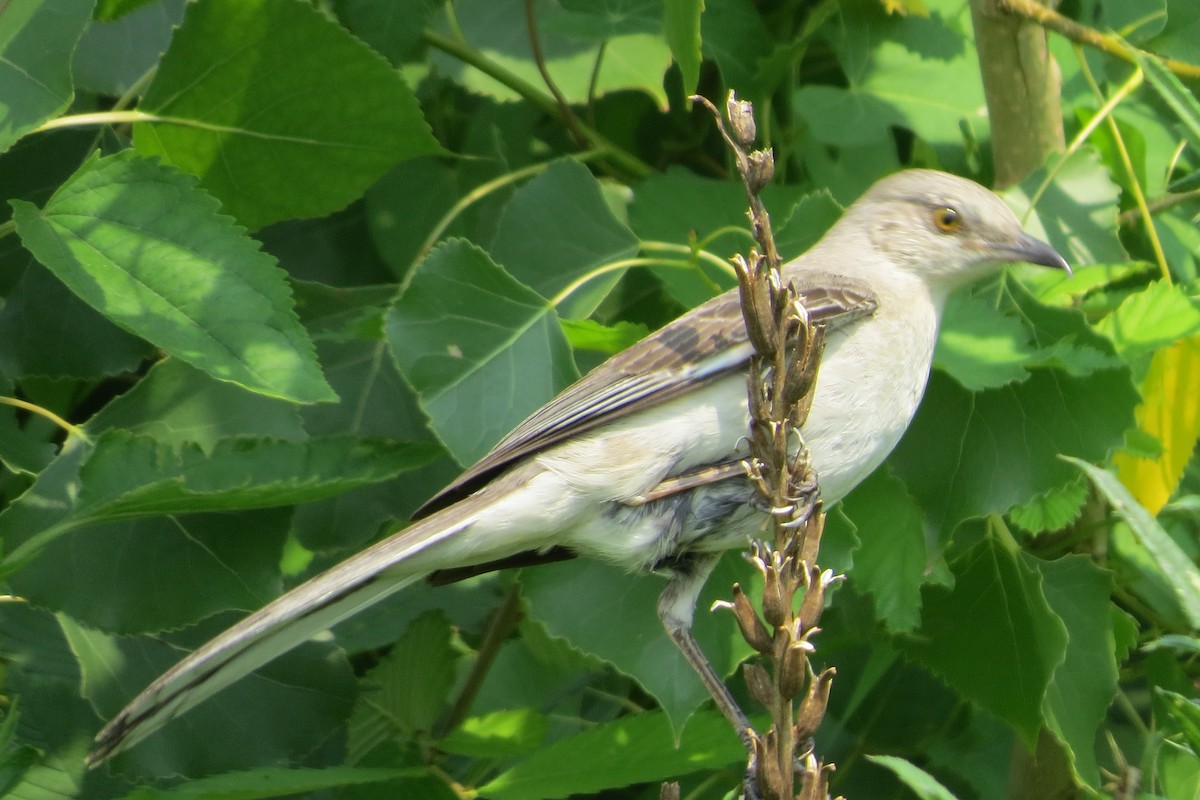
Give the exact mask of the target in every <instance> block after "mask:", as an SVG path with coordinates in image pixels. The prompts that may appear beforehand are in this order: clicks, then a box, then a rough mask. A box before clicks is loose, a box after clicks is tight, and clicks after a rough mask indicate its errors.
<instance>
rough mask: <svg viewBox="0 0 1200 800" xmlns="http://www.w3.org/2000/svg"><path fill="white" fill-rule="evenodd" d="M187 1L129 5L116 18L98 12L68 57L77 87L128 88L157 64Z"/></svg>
mask: <svg viewBox="0 0 1200 800" xmlns="http://www.w3.org/2000/svg"><path fill="white" fill-rule="evenodd" d="M102 3H103V0H102ZM186 4H187V3H186V0H160V1H159V2H156V3H147V4H146V5H145V6H144V7H142V8H138V9H132V10H130V13H128V14H123V15H121V16H120V18H119V19H118V18H112V19H108V20H106V19H102V18H100V17H99V16H98V17H97V19H96V20H95V21H94V22H92V24H91V25H89V26H88V28H87V30H86V31H84V34H83V38H81V39H80V40H79V47H77V48H76V50H75V57H74V58H73V59H72V60H71V71H72V73H73V74H74V76H75V86H76V88H78V89H80V90H81V91H87V92H95V93H97V94H104V95H109V96H111V97H120V96H121V95H123V94H124V93H125V92H127V91H129V89H130V88H131V87H132V86H133V85H134V84H135V83H136V82H137V81H138V79H140V78H141V77H142V76H143V75H145V74H146V72H147V71H149V70H151V69H153V68H154V67H155V66H157V65H158V59H159V58H160V57H161V56H162V53H163V51H164V50H166V49H167V45H168V44H169V43H170V41H171V30H172V28H173V27H174V26H176V25H178V24H179V23H180V21H181V20H182V19H183V9H184V6H186ZM100 11H102V9H100V8H97V12H100Z"/></svg>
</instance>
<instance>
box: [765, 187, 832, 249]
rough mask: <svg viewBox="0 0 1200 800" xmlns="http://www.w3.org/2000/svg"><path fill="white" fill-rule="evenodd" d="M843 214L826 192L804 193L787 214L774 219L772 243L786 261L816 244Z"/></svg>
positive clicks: (830, 195)
mask: <svg viewBox="0 0 1200 800" xmlns="http://www.w3.org/2000/svg"><path fill="white" fill-rule="evenodd" d="M841 216H842V207H841V206H840V205H838V203H837V201H836V200H834V199H833V195H832V194H830V193H829V191H828V190H827V189H826V190H821V191H818V192H813V193H812V194H806V195H804V196H803V197H801V198H800V199H799V200H797V201H796V202H795V203H794V204H793V205H792V207H791V209H790V210H789V211H788V214H787V216H786V217H785V216H782V215H779V216H777V217H776V222H775V244H776V246H777V247H778V248H779V253H780V255H781V256H782V257H783V258H784V259H785V260H791V259H793V258H796V257H797V256H799V255H801V254H802V253H804V252H805V251H806V250H808V249H809V248H810V247H812V246H813V245H814V244H816V243H817V242H818V241H819V240H820V238H821V237H822V236H824V235H825V232H826V231H828V230H829V229H830V228H832V227H833V223H835V222H837V221H838V219H839V218H840V217H841Z"/></svg>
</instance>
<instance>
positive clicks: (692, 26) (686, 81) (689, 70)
mask: <svg viewBox="0 0 1200 800" xmlns="http://www.w3.org/2000/svg"><path fill="white" fill-rule="evenodd" d="M703 13H704V0H666V2H664V3H663V36H664V37H666V40H667V44H668V45H670V46H671V55H672V56H674V58H675V63H676V64H678V65H679V71H680V72H681V73H682V74H683V93H684V94H685V95H687V94H691V93H692V92H694V91H695V90H696V83H697V82H698V81H699V80H700V58H701V55H700V18H701V15H702V14H703Z"/></svg>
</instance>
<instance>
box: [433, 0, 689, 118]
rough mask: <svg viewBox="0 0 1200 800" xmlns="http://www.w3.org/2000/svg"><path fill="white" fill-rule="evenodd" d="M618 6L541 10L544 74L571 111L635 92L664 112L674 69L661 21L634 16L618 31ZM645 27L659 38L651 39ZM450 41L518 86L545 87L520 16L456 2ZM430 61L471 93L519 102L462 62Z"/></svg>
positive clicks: (506, 86) (479, 1)
mask: <svg viewBox="0 0 1200 800" xmlns="http://www.w3.org/2000/svg"><path fill="white" fill-rule="evenodd" d="M633 5H634V11H635V12H636V11H637V8H636V6H638V5H644V4H642V3H634V4H633ZM621 6H622V3H621V2H620V0H613V2H608V3H603V4H602V3H599V2H595V1H593V2H589V3H575V4H572V3H564V4H561V6H560V4H557V3H555V4H551V3H538V4H537V5H536V12H537V25H538V34H539V35H538V40H539V44H540V46H541V50H542V53H543V59H544V60H543V63H544V65H545V68H546V69H547V70H548V71H549V72H550V74H551V75H552V76H553V79H554V83H555V85H556V86H557V88H558V90H559V91H560V92H561V93H562V95H563V96H564V97H565V98H566V99H567V101H568V102H570V103H580V104H584V103H589V102H591V101H592V100H593V99H594V98H596V97H603V96H604V95H606V94H609V93H612V92H618V91H621V90H623V89H634V90H637V91H641V92H644V93H646V94H648V95H649V96H650V97H652V98H653V99H654V102H655V105H656V106H658V107H659V108H666V106H667V97H666V92H665V91H664V89H663V80H662V77H663V73H664V72H666V70H667V68H668V67H669V66H670V64H671V51H670V49H669V48H668V47H667V43H666V42H665V41H664V40H663V38H662V36H661V35H657V32H658V31H659V30H661V26H660V25H657V24H656V22H657V20H656V16H657V15H655V16H649V17H646V16H644V15H639V14H636V13H635V14H634V15H633V18H632V23H633V24H632V28H630V27H629V26H626V25H625V24H624V23H623V22H622V23H621V24H619V25H618V28H617V29H616V30H614V28H613V18H612V13H613V12H614V11H615V12H617V13H620V7H621ZM593 9H595V10H594V11H593ZM647 23H649V25H650V28H649V30H652V31H654V33H649V32H647ZM447 28H449V26H444V27H443V30H446V29H447ZM453 33H454V35H455V36H456V37H457V38H460V39H462V40H463V41H466V42H470V43H471V46H472V48H473V49H474V50H475V51H477V52H478V53H480V54H482V55H483V56H485V57H486V58H487V59H488V61H489V62H490V63H492V64H495V65H497V66H499V67H500V68H502V69H503V70H505V71H506V72H507V73H508V74H510V75H512V76H513V77H515V78H516V79H517V80H518V81H521V82H524V83H525V84H529V85H532V86H538V87H541V86H544V81H543V79H542V76H541V72H540V71H539V65H538V63H537V62H536V61H535V60H534V58H533V53H532V52H531V50H530V46H529V32H528V30H527V29H526V26H525V22H524V19H523V16H522V15H514V14H512V12H511V9H510V8H509V7H508V6H506V5H504V4H502V3H494V2H492V1H491V0H458V2H457V3H456V4H455V6H454V26H453ZM432 61H433V63H434V64H435V65H436V66H437V68H438V69H439V70H444V72H445V74H447V75H450V76H453V77H454V78H455V79H456V80H458V81H459V82H461V83H462V85H463V86H465V87H466V88H468V89H470V90H471V91H473V92H477V93H479V94H483V95H486V96H488V97H491V98H494V99H495V100H498V101H501V102H511V101H513V100H517V99H520V98H521V94H520V92H519V91H518V90H517V89H516V88H515V87H514V85H513V84H514V82H513V81H512V80H503V81H498V80H495V79H493V78H492V77H490V76H488V75H485V74H483V73H482V72H480V71H479V70H475V69H473V68H471V67H470V66H468V65H466V64H464V63H463V62H462V61H460V60H457V59H450V58H446V57H441V56H438V57H435V58H434V59H432Z"/></svg>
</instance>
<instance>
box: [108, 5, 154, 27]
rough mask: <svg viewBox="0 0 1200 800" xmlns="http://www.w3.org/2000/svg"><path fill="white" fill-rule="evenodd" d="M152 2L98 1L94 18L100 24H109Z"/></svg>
mask: <svg viewBox="0 0 1200 800" xmlns="http://www.w3.org/2000/svg"><path fill="white" fill-rule="evenodd" d="M152 2H154V0H99V2H98V3H96V12H95V15H94V16H95V18H96V19H97V20H99V21H101V22H110V21H112V20H114V19H119V18H120V17H123V16H125V15H126V14H129V13H132V12H133V11H136V10H137V9H139V8H141V7H142V6H145V5H149V4H150V3H152Z"/></svg>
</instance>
